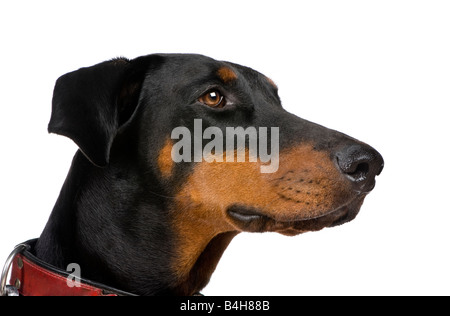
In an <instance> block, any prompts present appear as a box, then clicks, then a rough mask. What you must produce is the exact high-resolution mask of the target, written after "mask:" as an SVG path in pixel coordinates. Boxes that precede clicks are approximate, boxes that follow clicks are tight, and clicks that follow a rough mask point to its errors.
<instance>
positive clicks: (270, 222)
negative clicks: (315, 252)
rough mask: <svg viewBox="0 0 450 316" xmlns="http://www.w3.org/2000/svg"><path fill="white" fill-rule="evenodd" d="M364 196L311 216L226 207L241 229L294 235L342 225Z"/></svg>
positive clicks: (353, 214)
mask: <svg viewBox="0 0 450 316" xmlns="http://www.w3.org/2000/svg"><path fill="white" fill-rule="evenodd" d="M364 198H365V195H361V196H358V197H357V198H355V199H354V200H352V201H351V202H349V203H347V204H345V205H343V206H340V207H339V208H337V209H334V210H330V211H329V212H325V213H324V214H322V215H319V216H316V217H311V218H300V219H298V218H293V219H292V220H285V219H283V220H278V219H276V218H274V217H273V216H269V215H267V214H264V213H263V212H262V211H259V210H257V209H254V208H252V207H248V206H243V205H232V206H231V207H229V208H228V209H227V214H228V217H229V218H230V220H231V221H232V223H233V225H234V226H236V227H237V228H238V229H239V230H241V231H245V232H278V233H280V234H283V235H288V236H295V235H298V234H302V233H305V232H310V231H318V230H321V229H323V228H326V227H334V226H338V225H342V224H344V223H347V222H349V221H351V220H353V219H354V218H355V217H356V216H357V215H358V213H359V210H360V208H361V205H362V204H363V202H364Z"/></svg>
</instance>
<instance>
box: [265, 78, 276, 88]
mask: <svg viewBox="0 0 450 316" xmlns="http://www.w3.org/2000/svg"><path fill="white" fill-rule="evenodd" d="M266 80H267V81H268V82H269V83H270V85H271V86H272V87H274V88H275V89H277V90H278V86H277V84H276V83H275V82H274V81H273V80H272V79H270V78H269V77H266Z"/></svg>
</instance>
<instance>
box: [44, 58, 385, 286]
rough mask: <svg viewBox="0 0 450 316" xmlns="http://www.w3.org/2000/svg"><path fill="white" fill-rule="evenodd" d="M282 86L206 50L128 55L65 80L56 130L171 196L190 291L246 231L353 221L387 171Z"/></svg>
mask: <svg viewBox="0 0 450 316" xmlns="http://www.w3.org/2000/svg"><path fill="white" fill-rule="evenodd" d="M277 91H278V89H277V86H276V85H275V84H274V82H273V81H272V80H271V79H269V78H268V77H266V76H264V75H262V74H261V73H259V72H257V71H255V70H253V69H250V68H247V67H243V66H240V65H236V64H232V63H228V62H221V61H216V60H213V59H211V58H208V57H205V56H200V55H150V56H145V57H140V58H137V59H134V60H127V59H123V58H121V59H116V60H112V61H109V62H105V63H102V64H99V65H96V66H93V67H89V68H83V69H80V70H78V71H75V72H73V73H70V74H67V75H65V76H63V77H61V78H60V79H59V80H58V82H57V84H56V87H55V93H54V98H53V113H52V118H51V121H50V124H49V131H50V132H53V133H57V134H61V135H65V136H68V137H70V138H71V139H73V140H74V141H75V142H76V143H77V144H78V146H79V148H80V150H81V151H82V152H83V153H84V154H85V156H86V157H87V158H88V159H89V160H90V161H91V162H92V163H93V164H94V165H96V166H98V167H99V168H109V167H110V166H112V165H114V166H115V168H117V166H120V165H121V163H119V162H122V161H124V160H126V161H129V162H130V163H132V164H135V165H138V166H140V169H141V171H142V172H141V174H140V177H142V179H141V180H140V183H143V184H145V190H147V192H144V193H146V194H147V195H148V196H149V197H151V196H157V197H159V198H163V199H164V200H165V202H164V207H165V208H166V209H167V212H168V214H169V215H168V216H169V218H170V223H169V224H170V227H171V230H172V231H173V232H174V235H175V242H174V244H175V245H177V246H176V249H177V250H176V251H175V252H174V253H175V254H174V255H173V261H172V269H173V271H174V274H175V275H176V278H177V279H179V280H184V281H185V282H186V284H187V285H186V288H189V290H186V291H184V292H182V293H191V292H192V291H194V290H198V288H199V287H201V286H202V285H204V283H205V282H206V281H204V280H203V279H204V278H205V277H203V278H201V277H199V276H198V275H195V278H197V279H202V280H201V281H198V280H197V281H195V282H193V281H192V280H191V279H192V278H193V273H194V272H193V270H196V269H195V268H196V267H197V268H198V267H199V266H202V267H203V270H206V271H207V272H206V273H205V274H206V275H207V274H208V273H209V272H212V270H214V267H215V264H216V263H217V260H218V258H220V255H221V253H222V251H223V250H224V249H225V247H226V245H227V244H228V242H229V241H230V240H231V238H232V237H233V236H234V235H235V234H236V233H238V232H243V231H245V232H266V231H271V232H279V233H282V234H285V235H296V234H300V233H303V232H307V231H317V230H320V229H322V228H325V227H331V226H336V225H340V224H343V223H345V222H348V221H350V220H352V219H353V218H355V216H356V215H357V213H358V212H359V209H360V207H361V205H362V203H363V201H364V198H365V197H366V195H367V194H368V193H369V192H370V191H371V190H372V189H373V188H374V185H375V177H376V176H377V175H379V174H380V172H381V171H382V168H383V164H384V162H383V159H382V157H381V155H380V154H379V153H378V152H377V151H376V150H375V149H373V148H372V147H370V146H369V145H367V144H365V143H363V142H360V141H358V140H356V139H353V138H351V137H349V136H347V135H345V134H342V133H340V132H337V131H334V130H330V129H327V128H325V127H323V126H320V125H317V124H314V123H311V122H308V121H306V120H304V119H301V118H299V117H297V116H295V115H293V114H291V113H288V112H287V111H286V110H284V109H283V107H282V104H281V101H280V98H279V96H278V92H277ZM145 190H144V191H145ZM143 218H148V216H146V217H143ZM225 236H226V237H225ZM222 237H223V238H222ZM213 243H214V245H213ZM212 245H213V246H212ZM212 248H213V249H212ZM204 265H207V266H208V268H207V269H205V268H204ZM197 270H199V269H197ZM194 274H195V273H194ZM206 278H208V277H206ZM184 281H183V282H184ZM193 283H195V284H194V285H193Z"/></svg>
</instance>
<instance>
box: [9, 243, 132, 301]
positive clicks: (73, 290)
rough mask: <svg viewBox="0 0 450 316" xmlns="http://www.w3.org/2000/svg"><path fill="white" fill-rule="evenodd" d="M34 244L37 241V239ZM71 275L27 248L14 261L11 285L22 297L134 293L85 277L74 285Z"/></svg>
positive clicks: (126, 294) (125, 294)
mask: <svg viewBox="0 0 450 316" xmlns="http://www.w3.org/2000/svg"><path fill="white" fill-rule="evenodd" d="M31 243H32V244H34V243H35V240H33V241H31ZM26 244H30V242H27V243H26ZM29 248H31V247H29ZM69 276H70V274H69V273H67V272H66V271H63V270H60V269H58V268H56V267H53V266H50V265H49V264H47V263H44V262H42V261H41V260H40V259H38V258H36V257H35V256H34V255H33V254H32V253H31V252H30V251H28V250H25V251H23V252H22V253H19V254H17V255H16V256H15V257H14V259H13V261H12V266H11V277H10V281H9V284H10V285H12V286H14V287H15V288H17V289H18V291H19V294H20V295H21V296H133V294H131V293H127V292H123V291H120V290H117V289H114V288H111V287H108V286H105V285H102V284H99V283H96V282H92V281H88V280H85V279H81V280H80V282H77V284H76V286H73V287H70V286H69V285H68V282H67V280H68V277H69ZM72 285H73V284H72Z"/></svg>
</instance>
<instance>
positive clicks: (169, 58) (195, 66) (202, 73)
mask: <svg viewBox="0 0 450 316" xmlns="http://www.w3.org/2000/svg"><path fill="white" fill-rule="evenodd" d="M163 56H164V57H165V60H166V62H165V63H164V65H165V67H167V69H168V71H170V72H171V74H172V75H173V76H176V77H177V78H184V79H189V80H196V79H203V78H215V79H219V80H220V81H222V82H223V83H225V84H230V83H233V82H234V81H236V80H252V81H254V80H255V79H260V80H268V81H269V83H273V81H272V80H270V79H269V78H267V77H266V76H264V75H263V74H261V73H259V72H258V71H256V70H254V69H252V68H249V67H245V66H242V65H238V64H235V63H232V62H228V61H220V60H216V59H213V58H211V57H207V56H204V55H197V54H167V55H163Z"/></svg>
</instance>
